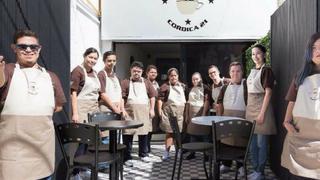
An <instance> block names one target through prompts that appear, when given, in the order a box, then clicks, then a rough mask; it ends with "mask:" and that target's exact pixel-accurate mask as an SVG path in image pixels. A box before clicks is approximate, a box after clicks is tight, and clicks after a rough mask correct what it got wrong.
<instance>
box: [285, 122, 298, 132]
mask: <svg viewBox="0 0 320 180" xmlns="http://www.w3.org/2000/svg"><path fill="white" fill-rule="evenodd" d="M283 126H284V127H285V128H286V130H287V131H288V133H297V132H298V130H299V129H297V128H296V127H295V126H294V125H293V124H292V123H291V122H288V121H284V122H283Z"/></svg>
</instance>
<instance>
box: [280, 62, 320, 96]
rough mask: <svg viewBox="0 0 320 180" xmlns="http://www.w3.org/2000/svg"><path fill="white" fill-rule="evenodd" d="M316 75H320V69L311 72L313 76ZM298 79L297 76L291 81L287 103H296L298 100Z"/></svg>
mask: <svg viewBox="0 0 320 180" xmlns="http://www.w3.org/2000/svg"><path fill="white" fill-rule="evenodd" d="M314 74H320V69H315V68H314V69H313V70H312V71H311V74H310V75H309V76H311V75H314ZM296 78H297V75H295V76H294V78H293V80H292V81H291V84H290V87H289V90H288V92H287V95H286V100H287V101H293V102H295V101H296V99H297V94H298V87H297V85H296V83H295V82H296Z"/></svg>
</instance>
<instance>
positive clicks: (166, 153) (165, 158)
mask: <svg viewBox="0 0 320 180" xmlns="http://www.w3.org/2000/svg"><path fill="white" fill-rule="evenodd" d="M169 158H170V154H169V151H164V152H163V155H162V160H163V161H165V160H168V159H169Z"/></svg>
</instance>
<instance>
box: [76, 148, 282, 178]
mask: <svg viewBox="0 0 320 180" xmlns="http://www.w3.org/2000/svg"><path fill="white" fill-rule="evenodd" d="M133 151H134V153H133V158H134V159H133V164H134V165H133V167H126V166H124V179H125V180H165V179H171V174H172V167H173V163H174V150H171V152H170V156H171V157H170V158H169V160H167V161H162V160H161V156H162V153H163V151H164V145H163V144H159V145H156V144H153V145H152V155H151V156H150V159H151V161H150V162H149V163H146V162H142V161H141V160H140V159H139V157H138V155H137V151H138V147H137V145H134V149H133ZM248 165H249V167H248V174H249V173H250V172H252V168H251V166H250V163H248ZM177 168H178V165H177ZM106 172H108V171H106ZM176 172H177V171H176ZM265 173H266V176H265V179H266V180H277V178H276V177H275V175H274V174H273V172H272V171H271V170H270V168H269V166H267V167H266V170H265ZM234 175H235V173H234V169H232V170H231V171H229V172H227V173H223V174H221V176H220V178H221V179H224V180H231V179H234ZM81 177H82V179H84V180H86V179H90V178H89V174H81ZM175 177H176V176H175ZM99 179H101V180H107V179H109V178H108V174H106V173H99ZM180 179H182V180H190V179H205V173H204V169H203V163H202V154H198V153H197V154H196V158H195V159H192V160H183V164H182V170H181V176H180ZM239 179H241V178H239ZM242 179H244V178H242Z"/></svg>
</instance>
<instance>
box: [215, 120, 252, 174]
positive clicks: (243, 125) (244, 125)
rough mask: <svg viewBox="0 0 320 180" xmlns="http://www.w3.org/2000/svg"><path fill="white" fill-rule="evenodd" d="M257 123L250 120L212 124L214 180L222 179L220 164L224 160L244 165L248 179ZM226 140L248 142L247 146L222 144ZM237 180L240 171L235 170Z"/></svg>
mask: <svg viewBox="0 0 320 180" xmlns="http://www.w3.org/2000/svg"><path fill="white" fill-rule="evenodd" d="M254 127H255V121H253V122H251V121H248V120H239V119H236V120H226V121H220V122H217V123H215V122H214V121H213V122H212V139H213V151H212V153H213V154H212V156H213V163H214V169H215V171H214V172H215V173H214V176H213V179H219V177H220V172H219V171H220V170H219V167H220V163H221V161H223V160H234V161H237V162H241V163H243V166H244V171H245V179H247V166H246V161H247V156H248V151H249V145H250V142H251V137H252V134H253V132H254ZM226 138H235V139H237V138H242V139H243V140H246V142H247V143H246V145H245V146H232V145H226V144H223V143H221V140H223V139H226ZM235 171H236V172H235V173H236V174H235V179H237V178H238V170H237V168H236V170H235Z"/></svg>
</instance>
